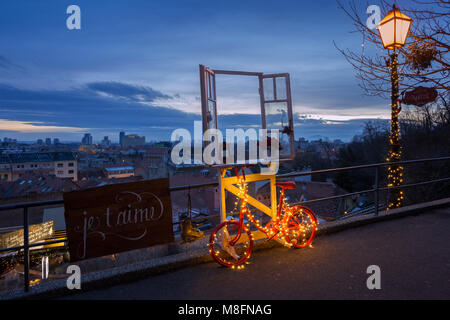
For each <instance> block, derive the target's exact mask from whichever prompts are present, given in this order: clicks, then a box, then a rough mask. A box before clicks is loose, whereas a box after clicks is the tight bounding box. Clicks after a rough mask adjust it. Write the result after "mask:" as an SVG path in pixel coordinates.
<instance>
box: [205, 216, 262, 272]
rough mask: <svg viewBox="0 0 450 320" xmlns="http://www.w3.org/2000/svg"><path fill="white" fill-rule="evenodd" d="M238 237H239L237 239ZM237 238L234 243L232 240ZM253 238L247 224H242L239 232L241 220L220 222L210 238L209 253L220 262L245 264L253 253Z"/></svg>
mask: <svg viewBox="0 0 450 320" xmlns="http://www.w3.org/2000/svg"><path fill="white" fill-rule="evenodd" d="M236 238H237V239H236ZM233 240H237V241H236V243H235V244H234V245H231V244H230V242H231V241H233ZM252 249H253V238H252V234H251V232H250V230H249V229H248V228H247V226H245V225H243V226H242V231H241V232H240V233H239V222H238V221H236V220H231V221H225V222H222V223H221V224H219V225H218V226H217V227H216V228H215V229H214V231H213V232H212V233H211V236H210V238H209V253H210V254H211V256H212V257H213V258H214V260H216V261H217V262H218V263H219V264H221V265H223V266H225V267H233V266H238V265H241V264H243V263H244V262H245V261H246V260H247V259H248V258H250V255H251V253H252Z"/></svg>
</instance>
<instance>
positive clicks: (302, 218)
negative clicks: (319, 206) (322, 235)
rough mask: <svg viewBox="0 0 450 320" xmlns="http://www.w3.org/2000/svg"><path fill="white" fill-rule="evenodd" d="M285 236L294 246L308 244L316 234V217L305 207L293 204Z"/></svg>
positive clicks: (299, 246) (298, 246)
mask: <svg viewBox="0 0 450 320" xmlns="http://www.w3.org/2000/svg"><path fill="white" fill-rule="evenodd" d="M291 210H292V212H291V213H290V216H289V219H288V222H287V231H286V232H285V238H286V241H287V242H288V243H290V244H291V245H292V246H293V247H295V248H303V247H306V246H309V245H310V244H311V243H312V242H313V240H314V236H315V235H316V231H317V225H318V222H317V219H316V217H315V215H314V213H313V212H312V211H311V210H310V209H309V208H307V207H304V206H295V207H292V208H291Z"/></svg>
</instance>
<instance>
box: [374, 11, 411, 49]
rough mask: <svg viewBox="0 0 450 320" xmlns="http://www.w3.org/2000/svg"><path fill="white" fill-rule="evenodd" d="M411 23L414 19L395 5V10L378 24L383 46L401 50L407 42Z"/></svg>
mask: <svg viewBox="0 0 450 320" xmlns="http://www.w3.org/2000/svg"><path fill="white" fill-rule="evenodd" d="M411 22H412V19H411V18H410V17H408V16H407V15H405V14H403V13H401V12H400V10H399V9H398V8H396V7H395V5H394V7H393V9H392V10H391V11H389V13H388V14H387V15H386V17H384V19H383V20H381V21H380V23H379V24H378V31H379V32H380V37H381V40H382V41H383V46H384V47H385V48H387V49H391V50H392V49H396V48H401V47H402V46H403V45H404V44H405V42H406V37H407V36H408V32H409V27H410V26H411Z"/></svg>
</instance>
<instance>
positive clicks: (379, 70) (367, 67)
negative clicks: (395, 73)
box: [335, 0, 450, 103]
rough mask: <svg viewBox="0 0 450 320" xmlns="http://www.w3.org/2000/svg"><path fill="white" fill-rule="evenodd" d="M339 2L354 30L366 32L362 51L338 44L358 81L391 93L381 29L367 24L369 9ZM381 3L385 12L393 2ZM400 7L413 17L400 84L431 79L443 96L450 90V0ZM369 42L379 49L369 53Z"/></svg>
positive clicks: (368, 89) (366, 88)
mask: <svg viewBox="0 0 450 320" xmlns="http://www.w3.org/2000/svg"><path fill="white" fill-rule="evenodd" d="M338 6H339V7H340V8H341V9H342V10H343V11H344V12H345V13H346V15H347V16H348V17H349V18H350V19H351V21H352V22H353V26H354V30H353V32H356V33H359V34H361V35H362V36H363V39H364V44H363V46H364V47H363V49H362V51H361V52H355V51H354V50H350V49H341V48H339V47H338V45H337V44H335V46H336V48H337V49H338V50H339V51H340V52H341V53H342V54H343V56H344V57H345V58H346V59H347V61H348V62H349V63H350V64H351V65H352V66H353V67H354V69H355V70H356V77H357V78H358V79H359V85H360V86H361V88H362V89H363V90H364V91H365V93H366V94H368V95H378V96H383V97H387V96H389V94H390V92H391V79H390V70H389V68H388V66H389V60H388V54H387V52H386V51H384V47H383V44H382V42H381V38H380V36H379V33H378V30H377V29H373V30H371V29H369V28H368V27H367V25H366V21H367V15H366V12H365V11H361V10H360V9H358V6H357V5H356V3H355V1H354V0H352V1H351V2H349V3H348V4H347V5H343V4H342V3H341V2H340V1H339V0H338ZM380 7H381V8H382V12H383V13H385V14H386V13H387V12H388V11H389V10H391V9H392V4H389V3H388V2H387V1H385V0H381V2H380ZM400 9H401V11H402V12H404V13H405V14H407V15H408V16H410V17H411V18H412V19H413V20H414V21H413V23H412V25H411V29H410V34H409V37H408V39H407V43H406V44H405V46H403V48H401V49H400V52H401V53H402V54H401V55H400V57H399V80H400V86H401V88H402V89H404V90H407V89H410V88H413V87H416V86H418V85H426V84H427V83H428V84H429V85H430V86H433V87H435V88H436V89H438V92H439V94H440V99H442V100H444V99H445V95H447V93H448V91H449V90H450V60H449V51H450V0H424V1H419V0H413V1H411V2H410V5H409V6H408V7H401V8H400ZM370 46H372V47H374V48H376V50H374V52H376V53H374V54H372V55H366V51H367V50H368V49H369V47H370ZM444 102H445V101H444ZM444 102H443V103H444Z"/></svg>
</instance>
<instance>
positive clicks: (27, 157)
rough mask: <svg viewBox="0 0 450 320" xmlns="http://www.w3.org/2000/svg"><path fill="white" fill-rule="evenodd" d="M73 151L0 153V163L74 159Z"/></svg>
mask: <svg viewBox="0 0 450 320" xmlns="http://www.w3.org/2000/svg"><path fill="white" fill-rule="evenodd" d="M76 159H77V158H76V155H75V154H74V153H73V152H29V153H11V154H5V155H0V163H26V162H53V161H71V160H73V161H75V160H76Z"/></svg>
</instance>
